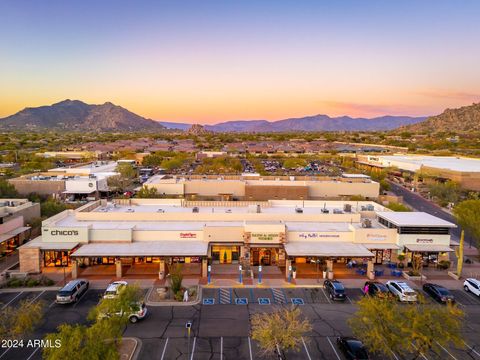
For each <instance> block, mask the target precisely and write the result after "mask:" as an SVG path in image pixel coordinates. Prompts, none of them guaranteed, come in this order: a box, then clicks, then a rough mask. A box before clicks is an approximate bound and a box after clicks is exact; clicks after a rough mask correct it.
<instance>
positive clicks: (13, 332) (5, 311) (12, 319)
mask: <svg viewBox="0 0 480 360" xmlns="http://www.w3.org/2000/svg"><path fill="white" fill-rule="evenodd" d="M44 309H45V303H44V302H43V301H35V302H32V301H31V300H28V299H27V300H22V301H20V303H19V305H18V306H15V307H14V306H7V307H5V308H2V309H1V310H0V338H1V339H23V338H25V337H26V336H27V335H28V334H30V333H31V332H32V331H33V330H34V329H35V328H36V327H37V326H38V325H39V324H40V322H41V321H42V319H43V314H44Z"/></svg>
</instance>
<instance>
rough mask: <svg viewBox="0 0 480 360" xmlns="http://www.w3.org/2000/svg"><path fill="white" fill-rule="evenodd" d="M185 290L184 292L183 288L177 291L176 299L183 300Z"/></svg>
mask: <svg viewBox="0 0 480 360" xmlns="http://www.w3.org/2000/svg"><path fill="white" fill-rule="evenodd" d="M183 292H184V290H183V289H180V290H178V291H177V292H175V300H177V301H183Z"/></svg>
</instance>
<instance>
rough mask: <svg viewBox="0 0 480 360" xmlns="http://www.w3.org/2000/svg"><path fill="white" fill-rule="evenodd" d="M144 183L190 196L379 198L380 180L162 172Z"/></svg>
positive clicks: (350, 176)
mask: <svg viewBox="0 0 480 360" xmlns="http://www.w3.org/2000/svg"><path fill="white" fill-rule="evenodd" d="M144 186H147V187H149V188H155V189H156V190H157V193H158V194H161V195H165V196H170V197H171V196H178V197H183V198H185V199H188V200H227V201H229V200H248V201H256V200H262V201H267V200H294V199H302V200H318V199H348V198H350V197H351V196H358V195H361V196H364V197H365V198H367V199H376V198H377V197H378V194H379V192H380V185H379V184H378V182H375V181H372V180H371V179H370V178H369V177H368V176H366V175H362V174H343V175H342V176H338V177H329V176H259V175H258V174H257V175H254V174H244V175H188V176H175V175H174V176H169V175H158V176H154V177H153V178H151V179H149V180H148V181H147V182H146V183H145V184H144Z"/></svg>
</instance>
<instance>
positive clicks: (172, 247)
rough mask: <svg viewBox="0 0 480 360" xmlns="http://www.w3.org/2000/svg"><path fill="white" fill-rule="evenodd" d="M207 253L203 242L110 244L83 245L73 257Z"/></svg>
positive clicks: (203, 254)
mask: <svg viewBox="0 0 480 360" xmlns="http://www.w3.org/2000/svg"><path fill="white" fill-rule="evenodd" d="M207 251H208V243H207V242H202V241H144V242H133V243H118V242H109V243H95V244H85V245H82V246H81V247H80V248H79V249H78V250H77V251H75V252H74V253H73V254H72V256H76V257H97V256H98V257H102V256H108V257H130V256H206V255H207Z"/></svg>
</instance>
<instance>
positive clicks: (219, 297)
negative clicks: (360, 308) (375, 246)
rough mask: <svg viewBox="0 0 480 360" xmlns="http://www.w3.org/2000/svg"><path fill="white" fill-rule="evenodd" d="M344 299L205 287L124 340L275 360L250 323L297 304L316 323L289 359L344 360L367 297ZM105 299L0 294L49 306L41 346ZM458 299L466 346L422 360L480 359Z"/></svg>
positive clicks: (466, 300)
mask: <svg viewBox="0 0 480 360" xmlns="http://www.w3.org/2000/svg"><path fill="white" fill-rule="evenodd" d="M346 292H347V299H346V301H344V302H335V303H332V301H331V300H330V299H329V298H328V296H327V295H326V293H325V291H324V289H323V288H273V289H272V288H215V289H214V288H206V289H203V297H202V301H201V304H199V305H195V306H177V307H172V306H148V311H149V314H148V316H147V317H146V318H145V319H144V320H143V321H141V322H139V323H137V324H129V325H128V326H127V328H126V330H125V333H124V336H133V337H137V338H139V339H141V348H140V353H139V357H138V358H139V359H162V360H163V359H165V360H166V359H247V360H252V359H264V358H265V359H274V357H262V354H261V351H260V349H259V348H258V345H257V343H256V342H255V341H254V340H252V339H251V338H250V333H249V327H250V317H251V316H252V315H253V314H255V313H258V312H271V311H273V310H274V309H275V308H276V307H277V306H285V305H286V304H292V303H294V304H296V305H298V306H299V307H300V308H301V309H302V312H303V313H304V314H305V316H306V317H307V318H309V319H310V321H311V322H312V325H313V331H312V332H311V333H310V334H308V336H306V337H305V338H304V343H303V342H302V346H301V348H300V349H299V352H296V353H294V352H289V353H287V359H289V360H290V359H333V360H343V359H344V357H343V355H342V354H341V353H340V352H339V350H338V348H337V346H336V344H335V341H336V338H337V337H338V336H348V335H351V332H350V329H349V326H348V324H347V319H348V318H349V317H350V316H351V315H352V314H353V313H354V312H355V310H356V307H355V302H356V301H357V300H358V299H359V298H360V297H361V296H362V292H361V290H360V289H358V288H356V289H353V288H347V289H346ZM102 293H103V290H99V289H89V290H88V291H87V292H86V293H85V294H84V295H83V296H82V297H81V299H80V300H79V301H78V303H76V304H71V305H57V304H55V302H54V299H55V294H56V292H55V291H38V292H21V291H18V292H9V293H0V302H1V303H2V304H3V305H1V306H16V305H17V304H18V303H19V302H20V301H21V300H22V299H29V301H44V302H45V304H46V308H47V310H46V315H45V320H44V321H43V323H42V325H41V326H40V328H39V329H37V331H36V332H35V334H33V335H32V336H31V338H32V339H41V338H43V336H44V335H45V334H46V333H50V332H53V331H55V329H56V328H57V326H58V325H60V324H61V323H85V322H86V317H87V314H88V312H89V310H90V309H91V308H92V307H93V306H94V305H96V304H97V303H98V301H99V299H100V297H101V295H102ZM452 293H453V294H454V295H455V296H456V298H457V301H458V304H459V305H460V306H462V307H463V309H464V310H465V311H466V313H467V316H466V324H465V330H464V339H465V343H466V347H465V349H444V350H442V352H441V353H440V354H433V353H432V354H430V353H429V354H424V357H422V359H424V360H425V359H458V360H460V359H480V340H478V333H479V330H480V299H479V298H476V297H475V296H474V295H472V294H469V293H465V292H463V291H461V290H454V291H452ZM207 299H213V301H212V300H207ZM240 299H241V300H240ZM203 303H205V305H203ZM209 304H212V305H209ZM187 322H192V329H191V338H190V343H188V338H187V331H186V328H185V324H186V323H187ZM188 355H190V356H188ZM407 355H408V354H395V357H394V358H395V359H407V358H408V356H407ZM373 358H374V359H380V357H376V358H375V357H373ZM0 359H28V360H31V359H41V350H39V349H38V348H22V349H0Z"/></svg>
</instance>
